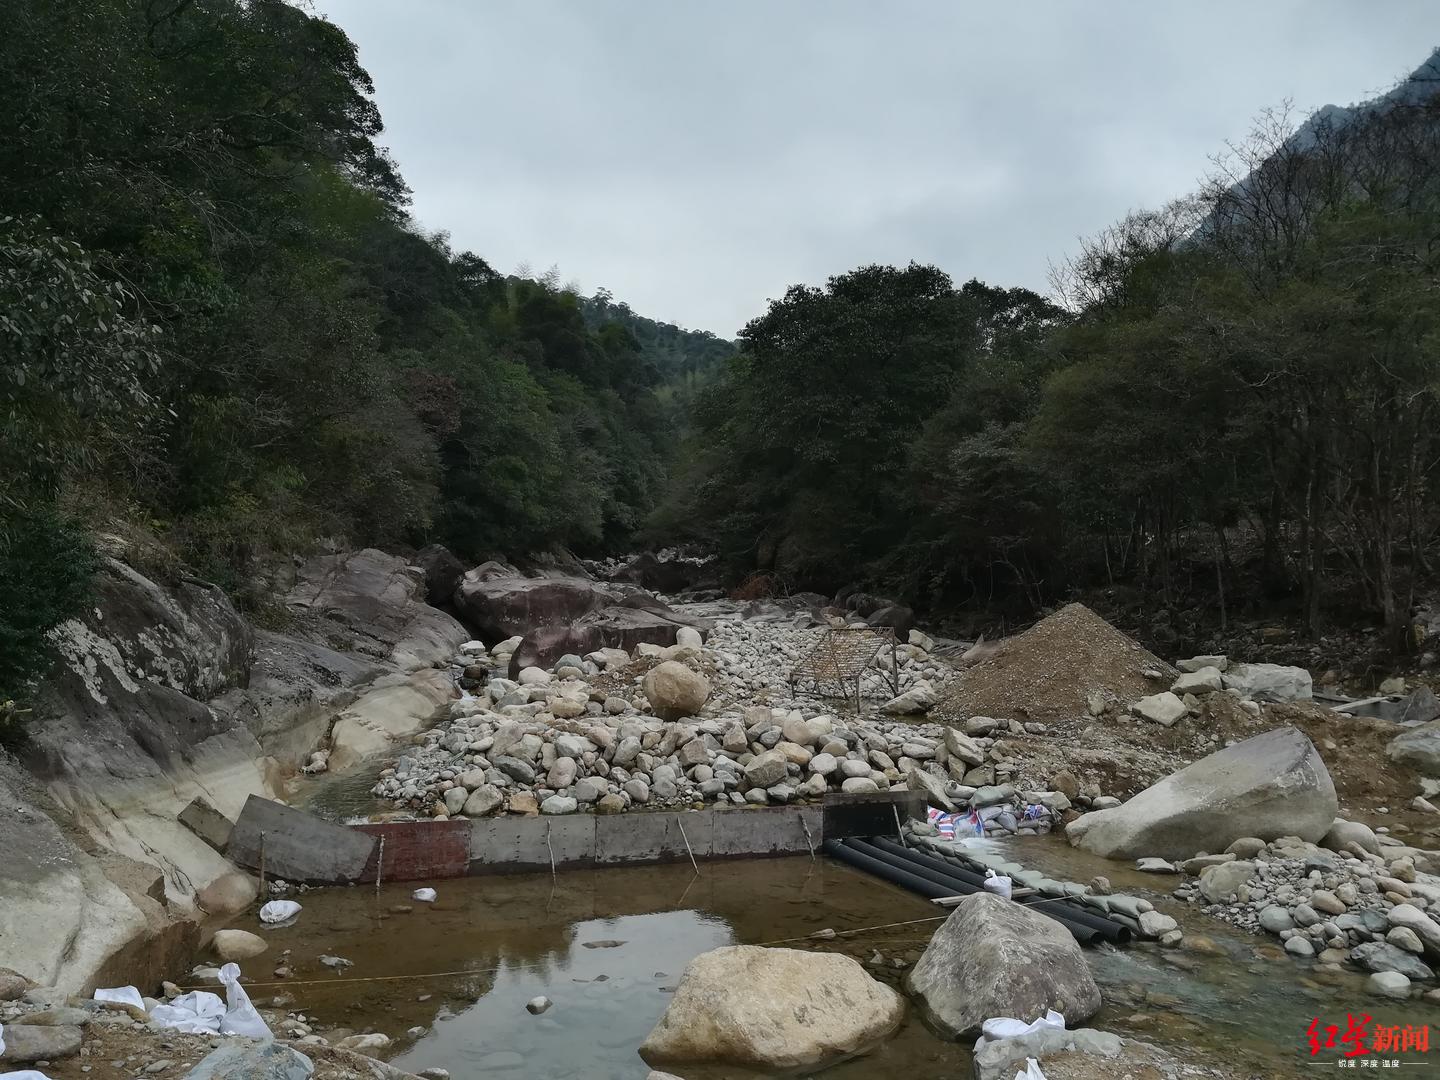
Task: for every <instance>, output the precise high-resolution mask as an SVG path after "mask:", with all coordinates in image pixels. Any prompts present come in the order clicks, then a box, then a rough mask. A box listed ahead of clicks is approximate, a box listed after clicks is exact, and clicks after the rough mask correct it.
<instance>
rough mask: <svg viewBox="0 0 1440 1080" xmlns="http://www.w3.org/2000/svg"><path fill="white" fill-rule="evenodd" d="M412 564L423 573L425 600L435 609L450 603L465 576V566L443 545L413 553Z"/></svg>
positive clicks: (429, 546)
mask: <svg viewBox="0 0 1440 1080" xmlns="http://www.w3.org/2000/svg"><path fill="white" fill-rule="evenodd" d="M414 564H415V565H416V566H418V567H419V568H420V569H421V570H423V571H425V599H426V601H428V602H429V603H431V604H434V605H435V606H436V607H444V606H446V605H447V604H449V603H451V601H452V599H453V598H454V596H455V588H456V586H458V585H459V584H460V579H461V578H462V577H464V576H465V564H464V563H463V562H461V561H460V560H459V558H457V557H456V555H455V553H454V552H453V551H451V550H450V549H449V548H447V547H446V546H445V545H444V544H430V545H428V546H427V547H423V548H421V549H420V550H419V551H417V552H416V553H415V559H414Z"/></svg>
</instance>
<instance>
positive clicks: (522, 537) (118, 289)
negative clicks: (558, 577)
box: [0, 0, 669, 700]
mask: <svg viewBox="0 0 1440 1080" xmlns="http://www.w3.org/2000/svg"><path fill="white" fill-rule="evenodd" d="M371 91H372V86H371V83H370V79H369V77H368V76H367V75H366V73H365V71H364V70H363V69H362V68H361V67H360V65H359V63H358V61H357V58H356V51H355V47H354V45H353V44H352V43H351V42H350V40H349V39H348V38H347V37H346V36H345V34H344V33H343V32H342V31H341V30H340V29H338V28H337V27H336V26H334V25H332V24H330V23H329V22H326V21H324V20H322V19H320V18H317V17H315V16H313V15H311V14H309V13H307V12H305V11H302V10H300V9H299V8H297V7H294V6H292V5H290V4H287V3H282V2H280V0H244V2H242V0H199V2H196V3H185V4H165V5H153V4H151V5H146V4H133V3H129V2H126V0H99V2H89V0H87V2H83V3H82V2H77V0H58V2H52V0H17V2H16V3H14V4H11V5H9V6H8V7H7V9H6V32H5V34H3V35H0V97H3V99H4V101H5V103H6V107H5V109H4V110H0V350H3V360H4V362H3V365H0V424H3V441H0V507H3V522H0V525H3V528H0V575H3V582H0V587H3V589H4V591H5V592H6V593H7V595H8V596H9V597H10V598H11V599H12V601H13V602H12V603H7V604H6V605H5V614H4V615H0V654H4V655H5V657H6V660H5V661H4V662H3V663H0V700H3V699H4V698H5V697H6V692H7V691H12V692H13V691H14V689H15V688H16V687H17V685H19V684H20V683H21V682H23V679H24V677H25V672H26V671H29V670H32V669H33V666H34V663H36V662H38V661H36V660H35V656H34V652H33V650H32V649H30V648H29V647H28V646H29V645H30V644H34V642H35V641H36V635H37V631H38V628H41V627H43V626H46V625H49V624H50V623H52V622H53V621H54V620H55V618H56V617H58V616H59V615H60V614H61V613H63V612H64V611H66V610H67V609H68V608H73V606H74V603H75V601H76V597H77V596H78V595H80V593H81V592H83V589H82V588H81V584H80V583H81V582H83V579H84V578H85V576H86V573H87V569H86V567H87V563H86V560H85V559H83V558H77V556H76V550H77V548H78V549H83V548H84V547H85V546H86V544H85V540H84V536H85V533H86V528H87V527H88V528H91V529H93V528H107V527H109V526H110V524H111V523H113V522H114V521H117V520H123V521H132V522H143V523H144V525H145V526H146V528H147V529H150V530H152V531H153V533H154V534H155V535H157V536H159V537H160V538H161V540H162V542H163V543H164V544H165V545H166V546H167V547H168V548H169V549H170V550H171V551H172V552H173V553H174V554H175V555H176V557H177V558H178V560H179V561H180V562H181V564H188V565H189V566H190V567H192V568H194V569H195V570H197V571H198V572H199V573H201V574H204V575H206V576H209V577H211V578H212V579H215V580H218V581H220V582H221V583H223V584H224V585H226V587H228V588H230V589H231V590H232V591H233V592H235V593H236V594H237V595H238V596H239V597H240V598H241V599H244V598H245V597H246V596H247V595H248V594H249V593H250V592H252V591H257V592H258V591H259V590H260V589H261V588H262V584H261V582H260V581H259V580H258V576H259V575H260V574H261V572H262V570H263V567H264V564H265V562H266V560H267V559H269V558H272V557H275V556H277V555H284V556H287V557H288V554H289V553H290V552H295V551H302V550H307V549H309V548H311V547H313V546H314V545H315V544H316V542H317V541H318V540H319V539H321V538H324V537H334V538H336V539H343V541H344V542H346V543H349V544H352V545H362V544H376V545H382V546H391V547H404V546H406V545H410V544H420V543H424V542H426V541H430V540H441V541H443V542H445V543H446V544H449V545H450V546H452V547H453V548H454V549H455V550H457V551H459V552H462V553H464V554H466V555H468V556H472V557H478V556H480V555H481V554H483V553H485V552H488V551H491V550H505V551H523V550H526V549H529V548H532V547H538V546H542V545H545V544H549V543H553V542H559V543H565V544H571V545H575V546H577V547H580V548H586V547H591V548H599V547H603V546H613V545H620V544H623V543H624V542H625V541H626V539H627V538H628V537H629V535H630V533H631V532H632V531H633V530H634V529H635V528H636V527H637V526H638V525H639V524H640V522H641V521H642V520H643V518H644V516H645V514H646V513H647V512H648V510H649V509H650V507H651V505H652V504H653V502H654V500H655V498H656V496H657V494H658V492H659V488H660V484H661V481H662V478H663V476H664V466H663V456H664V454H665V452H666V447H667V444H668V442H669V436H668V421H667V419H666V415H665V410H664V408H663V407H662V406H661V405H660V403H659V402H658V400H657V399H656V397H655V395H654V394H653V392H652V389H653V387H654V386H655V385H656V383H657V382H658V381H659V380H660V378H661V377H662V376H661V374H660V372H659V369H658V368H657V366H656V364H655V363H654V362H653V360H652V359H651V358H648V357H647V356H645V355H644V353H643V349H642V345H641V343H640V342H639V341H637V339H636V336H635V334H634V333H633V332H632V330H631V329H630V328H628V327H627V326H625V325H622V324H619V323H616V322H607V321H604V320H595V319H591V320H589V321H587V318H586V314H585V312H584V311H583V310H582V306H581V302H580V301H579V300H578V298H576V297H575V296H573V295H570V294H568V293H566V292H564V291H563V290H561V289H559V288H557V287H555V286H554V285H553V284H551V283H545V282H529V281H507V280H506V279H504V278H503V277H502V276H500V275H498V274H496V273H495V272H494V271H493V270H492V268H491V267H490V266H489V265H487V263H486V262H485V261H484V259H483V258H481V257H479V256H477V255H474V254H471V253H469V252H459V251H454V250H451V249H450V247H449V246H448V245H447V244H446V243H445V242H444V240H443V239H440V238H436V237H430V236H425V235H422V234H420V233H419V232H418V231H417V230H416V228H415V227H414V226H413V224H412V223H411V222H410V220H409V219H408V218H407V216H406V205H407V197H408V192H407V189H406V186H405V183H404V181H403V180H402V179H401V177H400V174H399V172H398V170H397V168H396V165H395V163H394V162H392V161H391V160H390V159H389V157H388V156H387V154H386V153H385V151H384V150H383V149H382V148H381V147H380V146H379V145H378V144H377V142H376V139H377V136H378V134H379V132H380V129H381V121H380V116H379V114H378V112H377V110H376V107H375V105H374V102H373V101H372V99H371ZM6 669H8V670H6Z"/></svg>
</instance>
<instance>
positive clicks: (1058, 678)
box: [935, 604, 1175, 724]
mask: <svg viewBox="0 0 1440 1080" xmlns="http://www.w3.org/2000/svg"><path fill="white" fill-rule="evenodd" d="M1147 671H1148V672H1150V673H1151V674H1150V676H1149V677H1147V676H1146V675H1145V672H1147ZM1157 673H1158V675H1159V676H1160V677H1159V678H1156V677H1155V676H1156V674H1157ZM1174 676H1175V669H1174V668H1172V667H1171V666H1170V665H1169V664H1167V663H1165V662H1164V661H1163V660H1160V659H1159V658H1158V657H1156V656H1155V655H1154V654H1153V653H1151V652H1149V651H1148V650H1146V649H1145V648H1144V647H1143V646H1141V645H1140V644H1139V643H1137V642H1135V641H1132V640H1131V639H1130V638H1128V637H1126V636H1125V635H1124V634H1122V633H1121V632H1120V631H1119V630H1116V629H1115V628H1114V627H1113V626H1111V625H1110V624H1109V623H1107V622H1106V621H1105V620H1104V619H1102V618H1100V616H1099V615H1096V614H1095V613H1094V612H1093V611H1091V610H1090V609H1089V608H1087V607H1086V606H1085V605H1084V604H1067V605H1066V606H1065V607H1063V608H1061V609H1060V610H1059V611H1057V612H1055V614H1053V615H1050V616H1047V617H1046V618H1044V619H1041V620H1040V621H1039V622H1038V623H1036V624H1035V625H1034V626H1032V627H1031V628H1030V629H1029V630H1026V631H1025V632H1024V633H1023V634H1016V635H1015V636H1014V637H1010V638H1006V639H1005V640H1004V641H1002V642H1001V643H1000V651H999V652H997V653H996V654H995V655H993V656H991V657H990V658H989V659H987V660H985V661H982V662H981V663H979V664H977V665H976V666H975V667H973V668H970V669H969V670H968V671H965V672H963V673H962V674H960V675H959V676H958V677H957V678H956V679H955V680H954V682H953V683H952V684H951V686H950V689H949V692H948V693H947V694H946V695H945V698H944V700H943V701H942V702H941V703H940V705H939V706H938V707H937V709H936V713H935V715H936V716H938V718H941V719H947V720H953V719H963V718H965V717H970V716H994V717H999V718H1001V719H1005V720H1019V721H1022V722H1023V721H1027V720H1031V721H1040V722H1043V723H1047V724H1048V723H1054V722H1057V721H1061V720H1066V719H1073V718H1075V717H1077V716H1083V715H1084V714H1085V712H1086V706H1087V698H1088V697H1089V695H1090V694H1091V693H1093V692H1096V691H1098V692H1099V693H1101V694H1102V695H1104V696H1105V698H1106V699H1107V700H1110V701H1117V702H1121V703H1124V704H1129V703H1130V702H1132V701H1135V700H1136V699H1137V698H1141V697H1144V696H1145V695H1147V694H1153V693H1155V691H1156V690H1157V689H1164V688H1165V687H1168V686H1169V685H1170V681H1171V680H1172V679H1173V678H1174Z"/></svg>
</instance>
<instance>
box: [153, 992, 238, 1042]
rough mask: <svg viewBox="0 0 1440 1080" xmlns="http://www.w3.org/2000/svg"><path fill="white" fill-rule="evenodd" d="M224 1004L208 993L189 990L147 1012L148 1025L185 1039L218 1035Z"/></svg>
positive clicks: (223, 1013)
mask: <svg viewBox="0 0 1440 1080" xmlns="http://www.w3.org/2000/svg"><path fill="white" fill-rule="evenodd" d="M224 1015H225V1002H223V1001H221V1000H220V998H219V997H218V996H217V995H215V994H212V993H210V991H208V990H192V991H190V993H188V994H181V995H179V996H178V997H175V998H173V999H172V1000H171V1001H170V1002H169V1004H166V1005H157V1006H155V1008H154V1009H152V1010H151V1011H150V1022H151V1023H153V1024H155V1025H156V1026H157V1027H162V1028H171V1029H173V1030H175V1031H180V1032H184V1033H185V1034H187V1035H218V1034H219V1033H220V1021H221V1019H222V1018H223V1017H224Z"/></svg>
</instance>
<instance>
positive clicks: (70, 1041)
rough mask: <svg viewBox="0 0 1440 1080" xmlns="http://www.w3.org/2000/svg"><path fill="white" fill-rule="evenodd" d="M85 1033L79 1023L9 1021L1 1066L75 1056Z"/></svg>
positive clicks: (0, 1054) (6, 1026)
mask: <svg viewBox="0 0 1440 1080" xmlns="http://www.w3.org/2000/svg"><path fill="white" fill-rule="evenodd" d="M82 1015H83V1014H82ZM84 1036H85V1032H84V1030H83V1029H81V1028H80V1027H79V1025H76V1024H7V1025H5V1032H4V1037H5V1038H4V1041H5V1050H4V1052H3V1053H0V1068H4V1067H5V1066H7V1065H11V1064H14V1065H25V1064H28V1063H30V1062H32V1061H52V1060H55V1059H57V1058H67V1057H74V1056H75V1055H76V1054H78V1053H79V1052H80V1043H81V1041H82V1040H83V1039H84ZM4 1075H7V1076H8V1075H10V1074H9V1073H8V1072H6V1073H5V1074H4Z"/></svg>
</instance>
